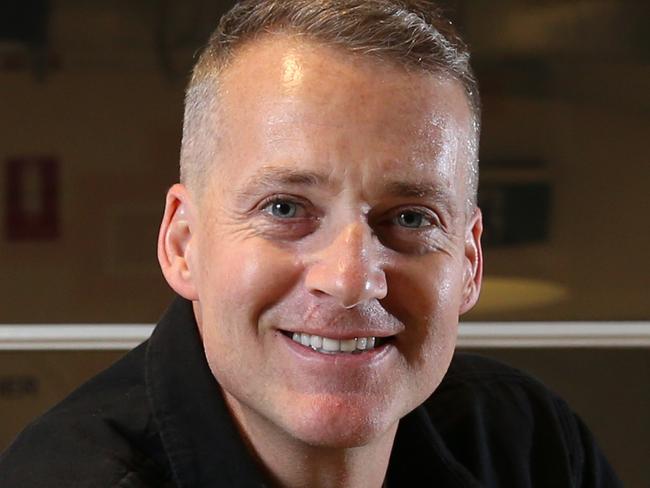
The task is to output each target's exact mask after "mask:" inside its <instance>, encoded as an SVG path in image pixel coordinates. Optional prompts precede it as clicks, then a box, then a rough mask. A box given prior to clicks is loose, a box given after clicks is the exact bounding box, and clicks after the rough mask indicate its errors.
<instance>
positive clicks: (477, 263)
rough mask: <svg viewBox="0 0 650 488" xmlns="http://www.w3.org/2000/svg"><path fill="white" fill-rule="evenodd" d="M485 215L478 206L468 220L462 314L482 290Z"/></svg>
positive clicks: (473, 302)
mask: <svg viewBox="0 0 650 488" xmlns="http://www.w3.org/2000/svg"><path fill="white" fill-rule="evenodd" d="M482 234H483V217H482V214H481V210H480V209H479V208H478V207H477V208H476V210H475V211H474V214H473V215H472V217H471V218H470V220H469V221H468V226H467V230H466V235H465V270H464V273H463V297H462V302H461V306H460V310H459V313H460V314H461V315H462V314H464V313H466V312H468V311H469V310H471V309H472V307H474V305H476V302H477V301H478V297H479V294H480V292H481V282H482V280H483V249H482V248H481V235H482Z"/></svg>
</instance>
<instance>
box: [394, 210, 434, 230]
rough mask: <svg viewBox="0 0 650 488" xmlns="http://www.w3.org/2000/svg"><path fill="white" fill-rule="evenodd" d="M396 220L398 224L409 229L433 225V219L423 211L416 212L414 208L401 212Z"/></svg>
mask: <svg viewBox="0 0 650 488" xmlns="http://www.w3.org/2000/svg"><path fill="white" fill-rule="evenodd" d="M395 220H396V222H397V224H398V225H400V226H402V227H407V228H409V229H419V228H421V227H428V226H429V225H431V219H429V218H428V217H427V216H426V215H424V214H422V213H421V212H416V211H414V210H405V211H403V212H400V213H399V215H398V216H397V217H396V219H395Z"/></svg>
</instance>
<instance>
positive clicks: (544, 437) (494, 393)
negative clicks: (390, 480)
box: [424, 353, 618, 486]
mask: <svg viewBox="0 0 650 488" xmlns="http://www.w3.org/2000/svg"><path fill="white" fill-rule="evenodd" d="M424 407H425V409H426V411H427V413H428V415H429V418H430V419H431V421H432V422H433V424H434V426H435V427H436V429H437V430H438V432H439V433H440V435H441V436H442V437H443V439H444V442H445V444H446V445H447V447H448V448H449V450H450V451H451V452H452V454H453V455H454V456H455V457H456V458H457V459H458V460H459V461H460V462H461V463H462V464H464V465H465V466H468V467H469V468H470V470H471V471H473V472H474V474H475V475H479V474H480V476H481V478H483V479H484V480H485V481H489V483H488V485H489V486H501V484H508V481H507V480H509V479H512V478H510V477H512V476H514V477H515V478H517V479H522V480H523V479H527V478H530V477H531V476H535V477H536V478H535V481H536V482H537V483H541V485H543V486H583V483H584V482H586V478H587V477H590V476H593V473H594V472H598V473H600V475H599V476H601V477H602V478H603V479H605V480H615V475H614V474H613V472H612V471H611V468H610V467H609V465H608V464H607V461H606V460H605V458H604V457H603V455H602V453H601V452H600V450H599V448H598V447H597V446H596V443H595V441H594V439H593V437H592V435H591V433H590V432H589V431H588V429H587V428H586V427H585V426H584V424H583V423H582V422H581V420H580V419H579V418H578V417H577V416H576V414H575V413H574V412H573V411H572V410H571V409H570V408H569V406H568V405H567V404H566V402H564V400H562V399H561V398H560V397H559V396H558V395H557V394H555V393H554V392H552V391H551V390H549V389H548V388H547V387H546V386H545V385H544V384H543V383H542V382H541V381H539V380H537V379H536V378H534V377H532V376H530V375H529V374H527V373H525V372H523V371H520V370H518V369H515V368H512V367H510V366H508V365H506V364H503V363H501V362H499V361H496V360H493V359H489V358H486V357H481V356H477V355H471V354H463V353H457V354H456V355H455V356H454V359H453V361H452V363H451V365H450V367H449V370H448V372H447V375H446V376H445V379H444V380H443V382H442V383H441V384H440V386H439V387H438V389H437V390H436V391H435V392H434V394H433V395H432V396H431V397H430V398H429V399H428V400H427V401H426V402H425V404H424ZM544 483H549V484H548V485H545V484H544ZM586 486H618V484H615V483H613V484H611V485H609V484H603V485H600V484H593V485H592V484H587V485H586Z"/></svg>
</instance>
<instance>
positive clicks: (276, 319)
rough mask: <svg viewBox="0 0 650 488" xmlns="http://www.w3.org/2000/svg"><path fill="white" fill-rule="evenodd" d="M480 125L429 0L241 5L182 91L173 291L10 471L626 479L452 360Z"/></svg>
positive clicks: (359, 481)
mask: <svg viewBox="0 0 650 488" xmlns="http://www.w3.org/2000/svg"><path fill="white" fill-rule="evenodd" d="M479 118H480V114H479V103H478V98H477V88H476V84H475V81H474V78H473V76H472V73H471V70H470V67H469V64H468V54H467V51H466V48H465V47H464V46H463V44H462V42H461V41H460V39H458V38H457V36H456V35H455V34H454V33H453V31H452V28H451V26H450V25H449V24H448V23H447V21H445V20H444V19H443V18H442V17H441V16H440V14H439V12H438V11H437V10H436V9H435V8H434V7H432V6H431V5H430V4H429V2H423V1H416V0H412V1H404V2H397V1H393V0H368V1H361V0H338V1H334V0H318V1H314V0H275V1H274V0H257V1H245V2H241V3H240V4H239V5H238V6H236V7H235V8H234V9H233V10H232V11H231V12H230V13H229V14H227V15H226V16H225V17H224V19H222V21H221V23H220V26H219V29H218V30H217V32H216V33H215V34H214V35H213V37H212V38H211V40H210V42H209V44H208V47H207V48H206V50H205V51H204V52H203V54H202V55H201V57H200V59H199V60H198V63H197V65H196V67H195V70H194V74H193V77H192V81H191V83H190V86H189V88H188V91H187V98H186V111H185V124H184V130H183V142H182V151H181V181H182V183H180V184H177V185H174V186H173V187H172V188H171V189H170V190H169V192H168V194H167V200H166V206H165V214H164V218H163V222H162V225H161V230H160V238H159V243H158V256H159V261H160V264H161V267H162V271H163V274H164V276H165V278H166V280H167V281H168V283H169V284H170V286H171V287H172V288H173V289H174V290H175V291H176V292H177V293H178V295H180V297H182V298H180V297H179V299H178V300H177V301H176V302H175V303H174V304H173V305H172V307H171V308H170V310H169V311H168V312H167V314H166V316H165V317H164V318H163V319H162V320H161V322H160V323H159V325H158V327H157V328H156V330H155V332H154V333H153V335H152V337H151V338H150V339H149V341H147V342H146V343H145V344H143V345H141V346H140V347H138V348H137V349H135V350H134V351H132V352H131V353H129V354H128V355H127V356H126V357H125V358H124V359H123V360H121V361H120V362H118V363H117V364H116V365H114V366H113V367H112V368H110V369H109V370H108V371H106V372H105V373H103V374H102V375H100V376H98V377H97V378H95V379H93V380H91V381H90V382H89V383H88V384H86V385H85V386H83V387H82V388H81V389H80V390H78V391H77V392H75V393H73V395H72V396H71V397H70V398H68V399H67V400H65V401H64V402H63V404H62V405H60V406H58V407H56V408H55V409H54V410H52V411H51V412H49V413H48V414H46V415H45V417H43V418H42V419H40V420H38V421H36V422H35V423H34V424H32V425H31V426H30V427H29V428H28V429H27V430H26V431H25V432H24V433H23V434H22V435H21V436H20V437H19V438H18V440H17V441H16V442H15V443H14V445H13V446H12V447H11V448H10V449H9V450H8V451H7V452H6V453H5V454H4V456H3V459H2V461H1V463H0V484H1V485H2V486H12V487H18V486H48V487H55V486H93V487H94V486H179V487H181V486H182V487H196V486H200V487H203V486H205V487H212V486H280V487H377V488H378V487H381V486H397V487H403V486H441V487H448V486H449V487H451V486H464V487H465V486H466V487H470V486H472V487H478V486H495V487H497V486H498V487H503V486H514V487H523V486H615V485H616V484H617V481H616V478H615V475H614V474H613V473H612V472H611V469H610V468H609V466H608V465H607V463H606V461H605V460H604V459H603V457H602V455H601V454H600V452H599V451H598V449H597V447H596V446H595V445H594V443H593V440H592V439H591V437H590V434H589V432H588V431H587V430H586V429H585V428H584V427H583V426H582V424H581V423H580V422H579V420H578V419H577V418H576V417H575V416H574V415H573V414H572V413H571V412H570V411H569V410H568V408H567V407H566V406H565V405H564V403H563V402H562V401H561V400H559V399H557V398H556V397H554V396H553V395H551V394H550V393H549V392H548V391H547V390H545V389H544V388H543V387H542V386H541V385H539V384H538V383H536V382H535V381H534V380H531V379H530V378H528V377H526V376H525V375H523V374H521V373H519V372H516V371H513V370H511V369H509V368H507V367H505V366H502V365H498V364H495V363H493V362H491V361H488V360H485V359H480V358H474V357H471V356H463V355H458V356H456V357H455V358H454V357H453V356H454V346H455V339H456V332H457V325H458V317H459V315H461V314H463V313H464V312H466V311H467V310H469V309H470V308H471V307H472V306H473V305H474V304H475V302H476V300H477V298H478V294H479V290H480V285H481V272H482V255H481V246H480V237H481V231H482V227H481V213H480V210H479V209H478V208H477V206H476V188H477V167H476V166H477V147H478V131H479ZM448 369H449V371H448ZM443 378H444V380H443Z"/></svg>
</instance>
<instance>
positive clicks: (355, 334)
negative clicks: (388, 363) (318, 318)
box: [278, 328, 397, 341]
mask: <svg viewBox="0 0 650 488" xmlns="http://www.w3.org/2000/svg"><path fill="white" fill-rule="evenodd" d="M278 330H280V331H283V332H289V333H291V334H293V333H296V332H297V333H302V334H309V335H317V336H321V337H328V338H330V339H338V340H342V341H346V340H350V339H357V338H359V337H392V336H394V335H395V334H397V332H390V331H385V330H382V331H374V330H367V329H364V330H359V331H353V330H346V331H335V330H331V329H326V330H322V329H319V330H307V329H296V330H293V329H284V328H281V329H278Z"/></svg>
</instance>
